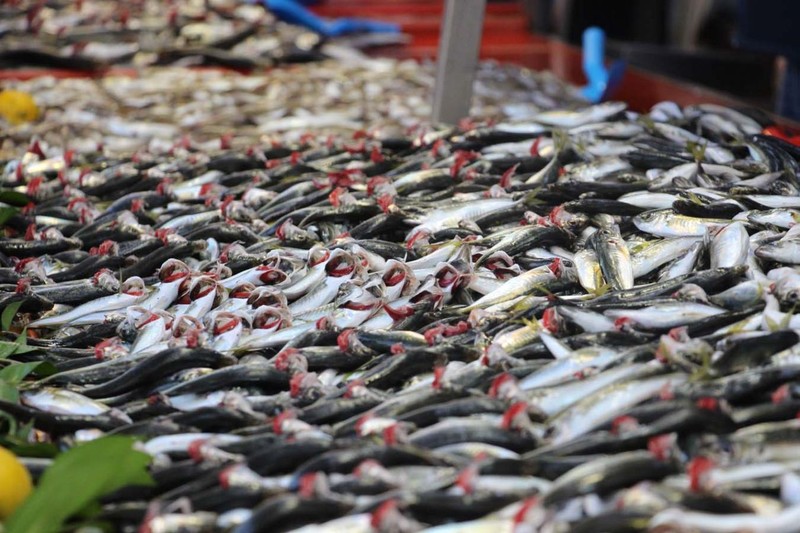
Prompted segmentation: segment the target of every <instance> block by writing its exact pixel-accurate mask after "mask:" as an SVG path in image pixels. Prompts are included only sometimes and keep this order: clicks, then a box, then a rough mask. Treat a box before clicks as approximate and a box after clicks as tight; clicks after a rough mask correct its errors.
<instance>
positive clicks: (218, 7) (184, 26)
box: [0, 0, 405, 71]
mask: <svg viewBox="0 0 800 533" xmlns="http://www.w3.org/2000/svg"><path fill="white" fill-rule="evenodd" d="M0 13H2V17H0V37H1V38H2V40H1V41H0V66H2V68H16V67H43V68H60V69H73V70H82V71H93V70H99V69H103V68H105V67H108V66H111V65H115V66H119V65H135V66H145V65H181V66H198V65H211V66H222V67H228V68H235V69H243V70H249V69H256V68H262V67H269V66H273V65H277V64H291V63H303V62H307V61H315V60H319V59H322V58H324V57H326V54H325V52H324V51H322V50H321V45H322V44H323V43H324V42H326V40H325V39H323V38H322V37H321V36H320V35H318V34H316V33H314V32H311V31H310V30H307V29H305V28H302V27H299V26H294V25H291V24H286V23H283V22H279V21H277V20H276V19H275V17H274V16H272V14H270V12H269V11H268V10H266V9H265V8H264V7H262V6H261V5H260V4H258V3H248V2H240V1H237V0H214V1H204V0H203V1H200V0H192V1H182V2H167V1H164V0H144V1H137V2H127V3H125V4H122V5H121V4H120V3H119V2H116V1H109V0H88V1H83V0H81V1H76V2H63V3H57V2H40V1H38V0H22V1H15V2H4V3H3V5H2V7H0ZM327 42H334V43H339V44H347V45H348V46H357V47H360V48H367V47H370V46H375V45H386V44H398V43H403V42H405V37H404V36H403V35H401V34H373V35H357V36H352V37H337V38H332V39H327Z"/></svg>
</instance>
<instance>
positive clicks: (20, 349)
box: [0, 341, 40, 359]
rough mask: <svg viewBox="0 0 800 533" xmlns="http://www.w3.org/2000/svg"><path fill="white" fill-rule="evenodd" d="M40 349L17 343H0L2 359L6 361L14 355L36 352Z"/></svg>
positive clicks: (0, 356) (0, 357)
mask: <svg viewBox="0 0 800 533" xmlns="http://www.w3.org/2000/svg"><path fill="white" fill-rule="evenodd" d="M39 349H40V348H38V347H36V346H26V345H24V344H19V343H17V342H9V341H0V359H5V358H6V357H9V356H11V355H14V354H21V353H28V352H35V351H36V350H39Z"/></svg>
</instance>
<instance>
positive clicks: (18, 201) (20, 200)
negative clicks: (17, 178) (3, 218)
mask: <svg viewBox="0 0 800 533" xmlns="http://www.w3.org/2000/svg"><path fill="white" fill-rule="evenodd" d="M0 202H4V203H6V204H10V205H15V206H17V207H25V206H26V205H28V202H30V198H28V197H27V196H26V195H25V194H23V193H21V192H17V191H10V190H7V189H6V190H0Z"/></svg>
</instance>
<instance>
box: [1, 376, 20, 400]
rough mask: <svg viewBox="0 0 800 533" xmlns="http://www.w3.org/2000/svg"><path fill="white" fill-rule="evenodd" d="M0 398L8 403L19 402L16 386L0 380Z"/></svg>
mask: <svg viewBox="0 0 800 533" xmlns="http://www.w3.org/2000/svg"><path fill="white" fill-rule="evenodd" d="M9 368H11V367H9ZM0 400H4V401H7V402H9V403H19V391H18V390H17V387H15V386H14V385H13V384H11V383H9V382H7V381H2V380H0Z"/></svg>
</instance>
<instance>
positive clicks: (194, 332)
mask: <svg viewBox="0 0 800 533" xmlns="http://www.w3.org/2000/svg"><path fill="white" fill-rule="evenodd" d="M204 331H205V328H204V327H203V324H202V323H201V322H200V321H199V320H197V319H196V318H194V317H193V316H191V315H180V316H178V317H176V318H175V320H173V321H172V337H173V339H184V340H186V339H190V338H194V339H195V340H197V339H199V335H200V334H201V333H203V332H204ZM187 345H188V344H187Z"/></svg>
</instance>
